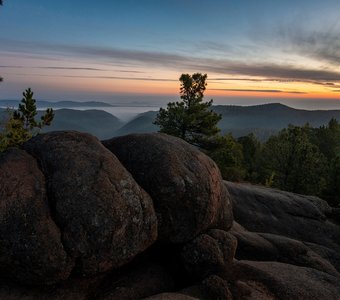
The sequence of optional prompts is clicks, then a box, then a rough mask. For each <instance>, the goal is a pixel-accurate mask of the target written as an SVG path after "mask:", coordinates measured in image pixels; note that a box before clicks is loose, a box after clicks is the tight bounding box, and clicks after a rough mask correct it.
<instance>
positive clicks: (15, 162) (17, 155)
mask: <svg viewBox="0 0 340 300" xmlns="http://www.w3.org/2000/svg"><path fill="white" fill-rule="evenodd" d="M72 268H73V262H72V260H71V259H70V257H69V256H68V254H67V252H66V251H65V249H64V247H63V244H62V241H61V234H60V230H59V228H58V227H57V226H56V224H55V223H54V221H53V220H52V218H51V216H50V210H49V205H48V202H47V195H46V189H45V178H44V176H43V174H42V172H41V171H40V170H39V168H38V165H37V162H36V161H35V159H34V158H33V157H32V156H30V155H29V154H27V153H26V152H25V151H23V150H19V149H15V148H13V149H10V150H8V151H7V152H6V153H4V154H0V277H3V278H11V279H14V280H17V281H20V282H22V283H24V284H51V283H55V282H58V281H60V280H63V279H66V278H67V277H68V276H69V275H70V272H71V270H72Z"/></svg>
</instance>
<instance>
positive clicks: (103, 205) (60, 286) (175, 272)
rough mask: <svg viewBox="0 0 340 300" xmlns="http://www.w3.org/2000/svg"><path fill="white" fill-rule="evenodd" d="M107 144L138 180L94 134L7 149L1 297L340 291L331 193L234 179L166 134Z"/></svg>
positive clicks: (0, 227)
mask: <svg viewBox="0 0 340 300" xmlns="http://www.w3.org/2000/svg"><path fill="white" fill-rule="evenodd" d="M104 144H105V145H106V146H107V147H109V148H110V150H111V151H112V152H114V153H117V155H118V156H119V159H120V160H121V162H122V163H123V164H125V165H126V167H127V168H128V170H129V171H130V172H131V174H132V175H133V176H134V177H135V178H136V181H135V180H134V178H133V177H132V175H131V174H130V173H129V172H128V171H127V170H126V169H125V167H124V166H123V165H122V163H121V162H120V161H119V160H118V159H117V158H116V156H115V155H114V154H113V153H112V152H111V151H109V150H108V149H107V148H106V147H104V146H103V145H102V144H101V143H100V142H99V141H98V140H97V139H95V138H93V137H91V136H90V135H87V134H80V133H76V132H56V133H49V134H46V135H41V136H38V137H36V138H33V139H32V140H30V141H29V142H27V143H26V144H24V146H23V150H19V149H9V150H7V151H6V152H4V153H1V154H0V188H1V189H0V299H6V300H8V299H9V300H19V299H26V300H30V299H52V300H61V299H66V300H67V299H72V300H73V299H76V300H90V299H99V300H100V299H102V300H115V299H119V300H120V299H122V300H132V299H189V300H190V299H200V300H214V299H216V300H222V299H223V300H225V299H261V300H262V299H320V300H323V299H324V300H332V299H339V295H340V274H339V273H340V271H339V270H340V228H339V223H338V221H337V220H338V219H337V216H338V215H337V213H338V211H337V210H336V209H333V208H331V207H329V206H328V205H327V203H326V202H324V201H322V200H321V199H319V198H316V197H307V196H302V195H295V194H292V193H286V192H280V191H277V190H273V189H267V188H263V187H258V186H251V185H247V184H234V183H228V182H227V183H223V182H222V180H221V177H220V174H219V171H218V170H217V168H216V165H215V164H214V163H213V162H212V161H211V160H210V159H209V158H207V157H206V156H205V155H204V154H202V153H200V152H199V151H198V150H196V149H195V148H193V147H191V146H190V145H188V144H186V143H185V142H183V141H181V140H179V139H176V138H171V137H168V136H166V135H162V134H147V135H133V136H128V137H121V138H117V139H113V140H110V141H106V142H104ZM137 182H138V183H140V184H141V185H142V186H143V187H145V189H146V190H147V191H148V192H149V193H150V195H151V197H152V198H151V197H150V196H149V195H148V194H147V192H145V191H144V190H143V188H142V187H140V186H139V184H138V183H137ZM227 190H229V191H230V194H229V193H228V191H227ZM229 195H230V196H229ZM229 197H231V199H232V203H233V210H234V215H235V219H236V220H234V221H233V214H232V211H231V200H230V198H229ZM154 206H155V209H154ZM155 211H156V212H157V214H156V213H155ZM156 216H157V218H156ZM157 219H158V220H157ZM157 222H159V223H160V224H161V237H160V238H159V239H157ZM231 225H232V227H231ZM230 227H231V228H230ZM229 229H230V230H229ZM235 251H236V253H235Z"/></svg>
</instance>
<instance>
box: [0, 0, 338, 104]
mask: <svg viewBox="0 0 340 300" xmlns="http://www.w3.org/2000/svg"><path fill="white" fill-rule="evenodd" d="M339 16H340V1H333V0H325V1H314V0H309V1H307V0H299V1H273V0H272V1H267V0H260V1H251V0H248V1H245V0H244V1H227V0H225V1H216V0H215V1H214V0H213V1H209V2H208V1H192V0H182V1H177V0H171V1H153V0H145V1H133V0H125V1H78V0H75V1H46V0H44V1H43V0H32V1H24V0H7V1H6V0H5V1H4V6H3V7H1V8H0V75H1V76H2V77H3V78H4V81H3V82H2V83H1V84H0V99H4V98H11V99H15V98H18V97H20V94H21V91H22V90H24V89H25V88H26V87H27V86H30V87H32V89H33V90H34V91H35V92H36V95H39V96H40V98H43V99H55V100H59V99H60V100H67V99H72V100H79V101H81V100H105V101H111V102H114V101H119V99H125V100H124V101H135V100H138V99H140V100H141V101H151V102H157V99H159V102H163V103H164V102H166V101H170V100H173V98H174V97H176V95H177V94H178V87H179V82H178V78H179V76H180V75H181V73H193V72H204V73H208V78H209V82H208V90H207V94H208V96H211V97H213V98H214V99H216V100H215V102H218V103H235V104H238V103H241V104H254V103H259V102H262V103H264V102H279V101H280V102H285V103H288V104H289V103H292V104H296V105H297V103H300V104H299V105H300V106H305V107H311V106H313V107H314V108H317V107H320V108H322V107H326V106H333V107H338V108H340V93H339V91H340V66H339V64H340V18H339ZM287 101H288V102H287Z"/></svg>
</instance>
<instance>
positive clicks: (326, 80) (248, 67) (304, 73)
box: [0, 40, 340, 84]
mask: <svg viewBox="0 0 340 300" xmlns="http://www.w3.org/2000/svg"><path fill="white" fill-rule="evenodd" d="M0 43H1V44H4V41H1V40H0ZM5 44H6V47H5V48H7V49H8V48H11V47H12V48H13V49H15V50H16V51H33V52H35V53H36V52H39V51H40V52H41V53H46V52H49V53H54V54H55V55H61V56H70V57H83V58H86V59H90V58H95V59H96V62H98V61H102V62H117V61H119V62H124V63H126V64H127V65H129V64H130V63H138V64H142V65H146V66H150V65H156V66H159V67H166V68H172V69H175V70H178V69H181V70H182V69H187V70H188V71H199V72H207V73H215V74H221V75H229V76H230V75H236V76H248V77H262V78H264V80H278V81H279V80H285V81H303V82H310V83H314V82H315V83H321V84H332V83H338V82H340V72H337V71H332V70H330V69H314V68H300V67H296V66H293V65H291V64H275V63H267V62H262V61H258V62H249V63H247V62H242V61H234V60H228V59H212V58H207V57H191V56H190V53H188V55H187V56H185V55H178V54H172V53H165V52H156V51H140V50H126V49H119V48H113V47H107V48H104V47H95V46H76V45H60V44H56V45H52V44H45V43H30V42H18V41H10V42H9V43H8V41H7V43H5ZM5 50H6V49H5ZM84 69H87V68H84ZM89 69H91V68H89ZM215 80H218V79H215ZM223 80H226V79H223ZM248 80H249V79H248ZM253 80H257V78H253ZM261 80H263V79H261Z"/></svg>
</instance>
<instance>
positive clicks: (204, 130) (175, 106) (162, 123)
mask: <svg viewBox="0 0 340 300" xmlns="http://www.w3.org/2000/svg"><path fill="white" fill-rule="evenodd" d="M179 80H180V82H181V87H180V98H181V101H178V102H170V103H168V105H167V108H161V109H160V110H159V113H158V115H157V117H156V120H155V122H154V124H156V125H158V126H159V127H160V132H163V133H167V134H170V135H173V136H177V137H179V138H182V139H184V140H185V141H187V142H188V143H190V144H192V145H195V146H198V147H200V148H202V149H207V148H208V147H209V145H210V143H211V142H212V141H213V139H214V138H216V137H217V136H218V133H219V132H220V129H219V128H218V127H217V123H218V122H219V121H220V119H221V115H218V114H216V113H214V112H213V111H212V110H211V106H212V103H213V100H210V101H209V102H203V97H204V91H205V89H206V85H207V83H206V80H207V74H204V75H203V74H201V73H195V74H193V75H192V76H191V75H189V74H182V76H181V77H180V79H179Z"/></svg>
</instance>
